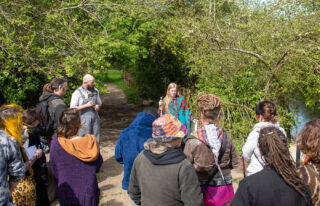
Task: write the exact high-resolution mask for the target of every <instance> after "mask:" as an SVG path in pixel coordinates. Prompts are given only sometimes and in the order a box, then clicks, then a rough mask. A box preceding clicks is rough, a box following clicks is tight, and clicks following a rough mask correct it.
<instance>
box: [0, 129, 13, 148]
mask: <svg viewBox="0 0 320 206" xmlns="http://www.w3.org/2000/svg"><path fill="white" fill-rule="evenodd" d="M9 141H12V140H11V138H10V137H9V136H8V135H7V133H6V132H5V131H3V130H0V145H7V144H9Z"/></svg>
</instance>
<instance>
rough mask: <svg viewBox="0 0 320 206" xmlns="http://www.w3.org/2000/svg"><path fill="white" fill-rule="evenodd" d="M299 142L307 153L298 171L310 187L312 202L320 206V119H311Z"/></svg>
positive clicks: (301, 133)
mask: <svg viewBox="0 0 320 206" xmlns="http://www.w3.org/2000/svg"><path fill="white" fill-rule="evenodd" d="M298 143H299V147H300V150H301V151H302V152H303V153H304V154H305V155H306V158H305V160H304V162H303V163H302V166H301V167H300V168H299V169H298V173H299V175H300V177H301V178H303V180H304V181H305V182H306V183H308V185H309V187H310V193H311V198H312V204H313V205H315V206H320V119H314V120H311V121H310V122H308V123H307V124H306V125H305V126H304V127H303V129H302V130H301V132H300V133H299V136H298Z"/></svg>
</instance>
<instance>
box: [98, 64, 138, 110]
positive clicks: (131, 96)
mask: <svg viewBox="0 0 320 206" xmlns="http://www.w3.org/2000/svg"><path fill="white" fill-rule="evenodd" d="M121 74H122V71H121V70H115V69H109V70H108V72H107V73H106V74H105V75H103V76H99V77H97V79H98V80H101V81H104V82H107V83H113V84H115V85H117V87H118V88H120V89H121V90H122V91H123V92H124V93H125V94H126V96H127V98H128V102H129V103H133V104H137V105H139V104H141V102H140V98H139V94H138V93H137V91H135V90H134V89H132V88H131V87H129V86H127V85H126V84H125V83H124V81H123V80H122V76H121Z"/></svg>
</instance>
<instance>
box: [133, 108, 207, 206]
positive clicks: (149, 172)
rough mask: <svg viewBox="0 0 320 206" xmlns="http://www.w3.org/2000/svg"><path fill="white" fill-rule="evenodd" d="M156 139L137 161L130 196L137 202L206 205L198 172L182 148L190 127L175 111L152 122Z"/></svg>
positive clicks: (144, 203) (185, 205)
mask: <svg viewBox="0 0 320 206" xmlns="http://www.w3.org/2000/svg"><path fill="white" fill-rule="evenodd" d="M152 130H153V133H152V137H153V138H152V139H149V140H148V141H147V142H146V143H145V144H144V148H145V150H144V151H142V152H141V153H140V154H139V155H138V156H137V158H136V159H135V161H134V164H133V167H132V170H131V175H130V183H129V191H128V192H129V196H130V197H131V199H132V200H133V201H134V203H135V204H136V205H142V206H148V205H150V206H151V205H168V206H169V205H172V206H173V205H175V206H179V205H181V206H182V205H184V206H188V205H189V206H200V205H203V197H202V193H201V191H200V186H199V183H198V179H197V175H196V172H195V170H194V167H193V166H192V164H191V163H190V162H189V161H188V160H187V159H186V156H185V155H184V153H183V151H182V149H181V147H180V146H181V141H182V138H183V137H184V136H185V135H186V134H187V132H186V128H185V126H184V125H183V124H181V122H180V121H179V120H178V119H177V118H176V117H174V116H173V115H171V114H166V115H164V116H161V117H159V118H158V119H156V120H155V121H154V122H153V124H152Z"/></svg>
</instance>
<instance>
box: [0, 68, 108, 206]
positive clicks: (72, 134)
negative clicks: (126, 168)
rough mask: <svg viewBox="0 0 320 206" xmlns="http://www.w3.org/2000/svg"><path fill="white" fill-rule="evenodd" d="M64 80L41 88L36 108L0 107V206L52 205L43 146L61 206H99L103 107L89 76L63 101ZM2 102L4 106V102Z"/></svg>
mask: <svg viewBox="0 0 320 206" xmlns="http://www.w3.org/2000/svg"><path fill="white" fill-rule="evenodd" d="M67 86H68V85H67V81H66V80H64V79H62V78H54V79H53V80H52V81H51V82H50V83H48V84H46V85H45V86H44V87H43V93H42V95H41V96H40V98H39V104H38V105H37V106H36V107H35V108H28V109H26V110H23V109H22V107H21V106H19V105H14V104H4V105H2V106H1V107H0V205H17V206H19V205H21V206H25V205H30V206H32V205H39V206H47V205H50V201H49V197H48V191H47V188H48V166H47V160H46V156H45V153H46V144H47V143H48V142H49V143H50V154H49V157H50V168H51V171H52V175H53V179H54V182H55V185H56V193H57V197H58V200H59V202H60V205H98V203H99V196H100V191H99V188H98V182H97V178H96V173H97V172H98V171H99V169H100V167H101V165H102V162H103V160H102V156H101V155H100V149H99V140H100V139H99V138H100V118H99V116H98V113H97V111H98V110H99V108H100V107H101V105H102V101H101V99H100V96H99V91H98V90H97V89H96V88H95V86H94V78H93V76H91V75H89V74H87V75H85V76H84V77H83V83H82V86H81V87H79V88H78V89H76V90H75V91H74V92H73V94H72V98H71V103H70V108H69V107H68V106H67V104H66V102H65V101H64V96H65V95H66V92H67ZM2 103H4V102H2Z"/></svg>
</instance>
